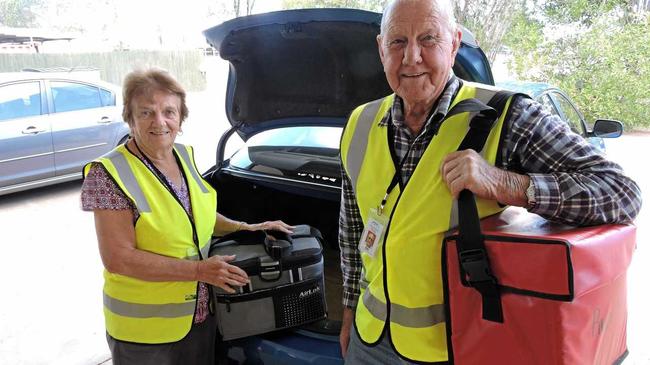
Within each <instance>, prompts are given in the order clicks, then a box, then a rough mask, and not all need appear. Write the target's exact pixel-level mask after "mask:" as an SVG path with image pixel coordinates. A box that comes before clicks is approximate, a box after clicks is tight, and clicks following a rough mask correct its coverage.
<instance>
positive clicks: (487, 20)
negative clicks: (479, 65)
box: [454, 0, 525, 62]
mask: <svg viewBox="0 0 650 365" xmlns="http://www.w3.org/2000/svg"><path fill="white" fill-rule="evenodd" d="M524 4H525V0H458V1H456V2H454V14H455V15H456V20H457V21H458V23H459V24H461V25H463V26H465V28H467V29H469V30H470V31H471V32H472V33H473V34H474V36H475V37H476V39H477V40H478V42H479V44H480V45H481V48H482V49H483V52H485V54H486V56H487V57H488V60H490V62H494V59H495V58H496V56H497V54H498V53H499V52H500V51H501V46H502V44H503V37H504V36H505V35H506V33H507V32H508V29H510V26H511V24H512V23H513V21H514V20H515V18H516V15H517V14H519V13H520V12H521V11H522V9H523V7H524Z"/></svg>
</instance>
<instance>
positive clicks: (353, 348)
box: [345, 325, 417, 365]
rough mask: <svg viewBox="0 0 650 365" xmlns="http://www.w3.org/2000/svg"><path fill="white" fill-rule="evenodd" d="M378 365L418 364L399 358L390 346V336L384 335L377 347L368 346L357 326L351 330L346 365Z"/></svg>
mask: <svg viewBox="0 0 650 365" xmlns="http://www.w3.org/2000/svg"><path fill="white" fill-rule="evenodd" d="M377 364H390V365H393V364H401V365H407V364H408V365H410V364H417V363H415V362H410V361H407V360H404V359H402V358H401V357H399V355H398V354H397V353H395V350H393V348H392V346H391V345H390V340H389V339H388V335H387V334H386V333H384V335H383V337H382V339H381V342H379V343H378V344H377V345H376V346H366V345H364V344H363V342H361V339H360V338H359V336H358V335H357V331H356V328H355V326H354V325H353V326H352V328H351V329H350V344H349V346H348V353H347V355H346V356H345V365H377Z"/></svg>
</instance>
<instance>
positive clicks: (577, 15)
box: [544, 0, 631, 25]
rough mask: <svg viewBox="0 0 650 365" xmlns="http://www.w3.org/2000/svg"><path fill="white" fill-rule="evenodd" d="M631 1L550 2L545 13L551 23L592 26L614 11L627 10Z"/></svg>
mask: <svg viewBox="0 0 650 365" xmlns="http://www.w3.org/2000/svg"><path fill="white" fill-rule="evenodd" d="M630 2H631V0H548V1H546V3H545V4H544V12H545V13H546V16H547V17H548V18H549V20H550V21H551V22H554V23H560V24H564V23H573V22H579V23H582V24H587V25H589V24H591V23H592V22H593V21H594V19H596V18H598V17H599V16H600V15H601V14H603V13H608V12H610V11H612V10H613V9H616V8H617V7H618V8H627V7H628V5H629V3H630Z"/></svg>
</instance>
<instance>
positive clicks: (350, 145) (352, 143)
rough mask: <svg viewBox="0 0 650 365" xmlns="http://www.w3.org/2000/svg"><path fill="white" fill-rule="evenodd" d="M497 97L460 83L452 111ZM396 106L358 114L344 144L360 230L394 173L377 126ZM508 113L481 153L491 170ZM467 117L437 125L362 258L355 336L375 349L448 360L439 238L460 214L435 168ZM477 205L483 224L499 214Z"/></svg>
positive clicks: (377, 104) (381, 103) (370, 107)
mask: <svg viewBox="0 0 650 365" xmlns="http://www.w3.org/2000/svg"><path fill="white" fill-rule="evenodd" d="M496 91H497V90H492V89H487V88H485V86H484V85H481V86H479V85H477V84H472V83H467V82H464V83H463V85H462V86H461V88H460V90H459V91H458V94H457V96H456V97H455V99H454V100H453V101H452V104H451V107H453V106H454V105H455V104H457V103H458V102H460V101H461V100H464V99H469V98H477V99H479V100H481V101H483V103H485V104H487V102H488V101H489V100H490V98H491V97H492V95H493V94H494V93H496ZM393 99H394V95H390V96H387V97H385V98H383V99H379V100H376V101H374V102H370V103H368V104H365V105H362V106H360V107H358V108H357V109H355V110H354V111H353V112H352V115H351V116H350V119H349V120H348V123H347V125H346V127H345V131H344V132H343V137H342V139H341V158H342V161H343V167H344V168H345V171H346V173H347V174H348V176H349V177H350V179H351V181H352V185H353V189H354V192H355V196H356V199H357V204H358V207H359V210H360V212H361V218H362V220H363V222H364V225H365V224H366V223H367V220H368V216H369V213H370V210H371V209H372V208H376V207H377V206H378V205H379V204H380V202H381V200H382V198H383V197H384V195H385V193H386V188H387V187H388V185H389V183H390V182H391V179H392V178H393V176H394V174H395V165H394V163H393V160H392V158H391V152H390V148H389V145H388V135H387V128H386V127H385V126H383V127H382V126H379V125H378V123H379V121H380V120H381V119H382V117H383V116H384V115H385V114H386V113H387V111H388V110H389V109H390V107H391V105H392V104H393ZM509 104H510V101H508V105H506V108H504V110H508V107H509ZM505 114H506V112H503V113H502V115H501V116H500V118H499V120H498V121H497V122H496V123H495V125H494V127H493V128H492V131H491V133H490V135H489V137H488V140H487V143H486V144H485V147H484V148H483V151H482V152H481V154H482V155H483V157H484V158H485V159H486V160H487V161H488V162H489V163H490V164H492V165H494V163H495V158H496V155H497V152H498V151H497V150H498V144H499V137H500V134H501V127H502V125H503V119H504V116H505ZM470 117H471V116H470V113H460V114H456V115H454V116H451V117H450V118H448V119H446V120H445V121H444V122H443V123H442V125H441V127H440V130H439V131H438V133H437V135H435V136H434V137H433V139H432V140H431V142H430V144H429V146H428V147H427V149H426V151H425V152H424V154H423V156H422V158H421V160H420V162H419V163H418V165H417V167H416V169H415V171H414V172H413V175H412V176H411V178H410V179H409V181H408V183H407V185H406V187H405V188H404V189H403V190H402V189H400V186H399V185H398V186H397V187H396V188H395V189H393V191H392V192H391V194H390V195H389V197H388V200H387V203H386V206H385V207H384V210H383V215H386V216H387V217H390V221H389V223H388V227H387V228H386V229H387V233H386V235H385V239H384V242H383V245H382V247H380V248H379V249H378V250H377V252H376V254H375V257H374V258H373V257H370V256H369V255H367V254H366V253H362V254H361V258H362V262H363V270H362V275H361V282H360V286H361V294H360V295H361V296H360V300H359V304H358V305H357V308H356V316H355V327H356V328H357V331H358V334H359V336H360V338H361V340H362V341H363V342H364V343H366V344H368V345H374V344H376V343H378V342H379V341H380V340H381V338H382V334H383V333H384V331H385V330H386V331H388V332H387V333H386V335H389V336H390V340H391V342H392V344H393V347H394V348H395V350H396V351H397V353H398V354H399V355H400V356H402V357H404V358H406V359H409V360H414V361H420V362H440V361H447V360H448V355H447V338H446V325H445V308H444V295H443V283H442V269H441V255H442V252H441V247H442V240H443V235H444V233H445V232H446V231H448V230H449V229H450V228H452V227H454V226H455V225H456V217H455V215H456V213H453V214H452V212H456V211H457V210H456V207H455V202H454V200H453V199H452V196H451V194H450V192H449V190H448V188H447V186H446V184H445V182H444V181H443V180H442V177H441V174H440V166H441V164H442V161H443V159H444V158H445V156H447V155H448V154H450V153H452V152H454V151H456V150H457V149H458V146H459V145H460V143H461V141H462V140H463V138H464V137H465V135H466V134H467V132H468V128H469V121H470V119H471V118H470ZM391 143H392V141H391ZM477 205H478V208H479V214H480V216H481V217H485V216H488V215H492V214H495V213H497V212H499V211H501V210H502V209H503V208H502V207H499V205H498V204H497V203H496V202H493V201H486V200H482V199H477Z"/></svg>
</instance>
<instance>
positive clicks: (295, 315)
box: [209, 225, 327, 340]
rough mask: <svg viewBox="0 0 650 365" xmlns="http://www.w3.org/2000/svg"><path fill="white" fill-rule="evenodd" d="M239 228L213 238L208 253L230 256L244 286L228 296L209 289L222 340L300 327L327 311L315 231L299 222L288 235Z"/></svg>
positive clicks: (322, 316)
mask: <svg viewBox="0 0 650 365" xmlns="http://www.w3.org/2000/svg"><path fill="white" fill-rule="evenodd" d="M270 235H271V236H275V237H273V238H271V237H269V235H267V234H266V233H264V232H260V231H257V232H250V231H241V232H236V233H233V234H230V235H228V236H225V237H223V238H221V239H219V240H215V241H214V242H213V243H212V245H211V247H210V254H209V255H210V256H214V255H222V256H224V255H236V258H235V260H234V261H231V262H230V263H231V264H232V265H235V266H238V267H240V268H242V269H243V270H244V271H246V273H247V274H248V276H249V278H250V281H251V282H250V284H249V285H247V286H245V287H242V288H237V293H235V294H228V293H226V292H225V291H224V290H222V289H221V288H218V287H213V293H214V300H215V308H216V315H217V323H218V327H219V331H220V333H221V335H222V336H223V339H224V340H232V339H236V338H241V337H246V336H251V335H256V334H261V333H266V332H271V331H275V330H280V329H285V328H291V327H296V326H300V325H303V324H306V323H310V322H313V321H317V320H320V319H324V318H325V317H326V314H327V307H326V302H325V285H324V282H323V256H322V246H321V242H320V241H321V240H322V238H321V234H320V232H319V231H318V230H316V229H315V228H312V227H310V226H307V225H299V226H296V228H295V229H294V233H293V234H292V235H291V236H286V235H284V236H282V234H278V232H274V233H270Z"/></svg>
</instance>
